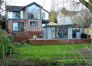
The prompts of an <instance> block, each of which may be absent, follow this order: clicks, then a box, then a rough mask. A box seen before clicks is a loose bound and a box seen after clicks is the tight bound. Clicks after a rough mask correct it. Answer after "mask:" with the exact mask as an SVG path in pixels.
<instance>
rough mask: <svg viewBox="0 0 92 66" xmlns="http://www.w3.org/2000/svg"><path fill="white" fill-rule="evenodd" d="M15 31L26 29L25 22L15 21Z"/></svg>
mask: <svg viewBox="0 0 92 66" xmlns="http://www.w3.org/2000/svg"><path fill="white" fill-rule="evenodd" d="M13 31H24V22H14V23H13Z"/></svg>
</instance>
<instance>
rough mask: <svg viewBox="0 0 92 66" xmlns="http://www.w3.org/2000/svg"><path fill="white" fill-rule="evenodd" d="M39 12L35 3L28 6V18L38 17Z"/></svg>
mask: <svg viewBox="0 0 92 66" xmlns="http://www.w3.org/2000/svg"><path fill="white" fill-rule="evenodd" d="M40 12H41V9H40V8H39V7H38V6H36V5H32V6H30V7H28V19H40V16H41V15H40V14H41V13H40Z"/></svg>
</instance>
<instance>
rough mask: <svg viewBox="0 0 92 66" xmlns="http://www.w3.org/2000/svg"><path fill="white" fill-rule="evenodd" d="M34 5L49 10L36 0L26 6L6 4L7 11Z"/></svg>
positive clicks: (19, 9)
mask: <svg viewBox="0 0 92 66" xmlns="http://www.w3.org/2000/svg"><path fill="white" fill-rule="evenodd" d="M32 5H36V6H38V7H40V8H41V9H43V10H44V11H46V12H48V11H47V10H45V9H44V8H43V7H42V6H41V5H39V4H37V3H36V2H32V3H30V4H28V5H26V6H11V5H9V6H6V10H7V11H21V10H23V9H25V8H26V7H28V6H32ZM48 13H49V12H48Z"/></svg>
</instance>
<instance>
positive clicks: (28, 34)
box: [8, 20, 42, 39]
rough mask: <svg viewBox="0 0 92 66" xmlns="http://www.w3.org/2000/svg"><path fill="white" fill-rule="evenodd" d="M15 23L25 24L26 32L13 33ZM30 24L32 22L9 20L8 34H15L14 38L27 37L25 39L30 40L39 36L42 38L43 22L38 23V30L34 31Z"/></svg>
mask: <svg viewBox="0 0 92 66" xmlns="http://www.w3.org/2000/svg"><path fill="white" fill-rule="evenodd" d="M13 22H24V31H23V32H13ZM30 22H31V20H9V21H8V32H9V33H10V34H12V33H14V36H17V37H23V36H25V37H28V38H29V39H30V38H33V35H37V36H38V37H40V36H41V34H42V29H41V21H40V20H39V21H38V28H37V30H34V29H33V28H32V27H31V26H30ZM15 34H16V35H15Z"/></svg>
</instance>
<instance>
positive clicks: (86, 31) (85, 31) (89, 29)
mask: <svg viewBox="0 0 92 66" xmlns="http://www.w3.org/2000/svg"><path fill="white" fill-rule="evenodd" d="M84 33H86V34H87V35H90V37H91V39H92V29H91V28H85V29H84Z"/></svg>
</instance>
